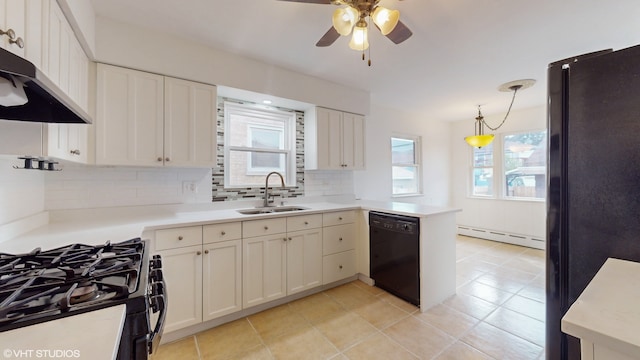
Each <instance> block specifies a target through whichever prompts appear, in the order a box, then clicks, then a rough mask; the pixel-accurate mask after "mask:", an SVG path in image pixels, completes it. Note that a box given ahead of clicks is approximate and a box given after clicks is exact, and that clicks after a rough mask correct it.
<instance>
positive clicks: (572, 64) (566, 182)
mask: <svg viewBox="0 0 640 360" xmlns="http://www.w3.org/2000/svg"><path fill="white" fill-rule="evenodd" d="M548 86H549V88H548V99H547V100H548V104H547V106H548V107H547V115H548V121H549V124H548V126H549V147H548V149H549V154H548V156H549V158H548V167H549V168H548V179H549V180H548V181H549V182H548V195H547V255H546V256H547V262H546V271H547V282H546V294H547V295H546V297H547V299H546V301H547V303H546V309H547V314H546V332H547V333H546V357H547V359H548V360H549V359H552V360H560V359H563V360H564V359H570V360H578V359H580V342H579V340H578V339H576V338H574V337H571V336H569V335H566V334H563V333H562V332H561V330H560V320H561V318H562V316H564V314H565V313H566V311H567V310H568V309H569V307H570V306H571V304H573V302H574V301H575V300H576V299H577V298H578V296H579V295H580V294H581V293H582V291H583V290H584V288H585V287H586V286H587V284H588V283H589V281H590V280H591V279H592V278H593V276H594V275H595V274H596V272H597V271H598V270H599V269H600V267H601V266H602V264H603V263H604V262H605V260H606V259H607V258H609V257H613V258H619V259H625V260H632V261H638V262H640V46H635V47H631V48H626V49H623V50H619V51H611V50H605V51H600V52H596V53H590V54H585V55H581V56H576V57H573V58H569V59H566V60H562V61H557V62H554V63H552V64H550V65H549V68H548ZM612 296H615V294H612ZM638 303H639V304H640V299H638ZM639 306H640V305H639Z"/></svg>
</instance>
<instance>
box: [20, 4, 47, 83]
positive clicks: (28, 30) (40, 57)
mask: <svg viewBox="0 0 640 360" xmlns="http://www.w3.org/2000/svg"><path fill="white" fill-rule="evenodd" d="M24 3H25V6H26V8H25V34H24V36H25V37H24V55H25V57H26V59H27V60H29V61H31V62H32V63H33V64H34V65H35V66H36V67H37V68H38V69H40V70H41V71H42V72H43V73H45V74H48V69H49V64H48V55H47V53H48V51H49V46H48V44H49V41H48V37H49V16H48V14H49V5H50V4H49V1H47V0H26V1H25V2H24Z"/></svg>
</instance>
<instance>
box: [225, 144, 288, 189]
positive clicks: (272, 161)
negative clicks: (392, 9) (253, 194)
mask: <svg viewBox="0 0 640 360" xmlns="http://www.w3.org/2000/svg"><path fill="white" fill-rule="evenodd" d="M254 159H257V164H256V163H254ZM227 164H228V165H227V166H228V167H229V168H228V169H225V172H228V174H229V184H225V186H231V187H232V186H243V187H245V186H246V187H250V186H264V180H265V178H264V177H265V175H267V174H268V173H270V172H271V171H277V172H279V173H280V174H282V176H283V177H284V178H285V179H286V178H287V167H286V166H285V164H286V156H285V154H274V153H257V152H252V151H233V150H232V151H230V152H229V162H228V163H227ZM274 181H275V180H274ZM277 184H278V185H279V180H278V182H277Z"/></svg>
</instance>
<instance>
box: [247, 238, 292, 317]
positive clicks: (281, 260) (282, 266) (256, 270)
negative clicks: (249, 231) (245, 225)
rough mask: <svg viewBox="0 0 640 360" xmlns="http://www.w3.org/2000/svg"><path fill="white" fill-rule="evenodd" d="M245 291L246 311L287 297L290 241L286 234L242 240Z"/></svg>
mask: <svg viewBox="0 0 640 360" xmlns="http://www.w3.org/2000/svg"><path fill="white" fill-rule="evenodd" d="M242 247H243V248H242V251H243V253H244V257H243V260H244V261H243V262H242V265H243V272H242V280H243V281H242V289H243V305H244V307H245V308H247V307H250V306H254V305H258V304H262V303H265V302H268V301H271V300H275V299H278V298H281V297H284V296H285V295H286V294H287V288H286V282H287V279H286V275H287V273H286V271H287V262H286V256H287V238H286V234H285V233H279V234H275V235H264V236H258V237H252V238H245V239H243V240H242Z"/></svg>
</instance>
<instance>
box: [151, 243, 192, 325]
mask: <svg viewBox="0 0 640 360" xmlns="http://www.w3.org/2000/svg"><path fill="white" fill-rule="evenodd" d="M158 254H160V256H162V272H163V275H164V280H165V283H166V284H167V295H168V300H169V301H168V303H169V307H168V310H167V318H166V320H165V325H164V331H166V332H172V331H174V330H178V329H182V328H185V327H187V326H191V325H195V324H199V323H201V322H202V245H196V246H189V247H183V248H177V249H170V250H162V251H159V252H158Z"/></svg>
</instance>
